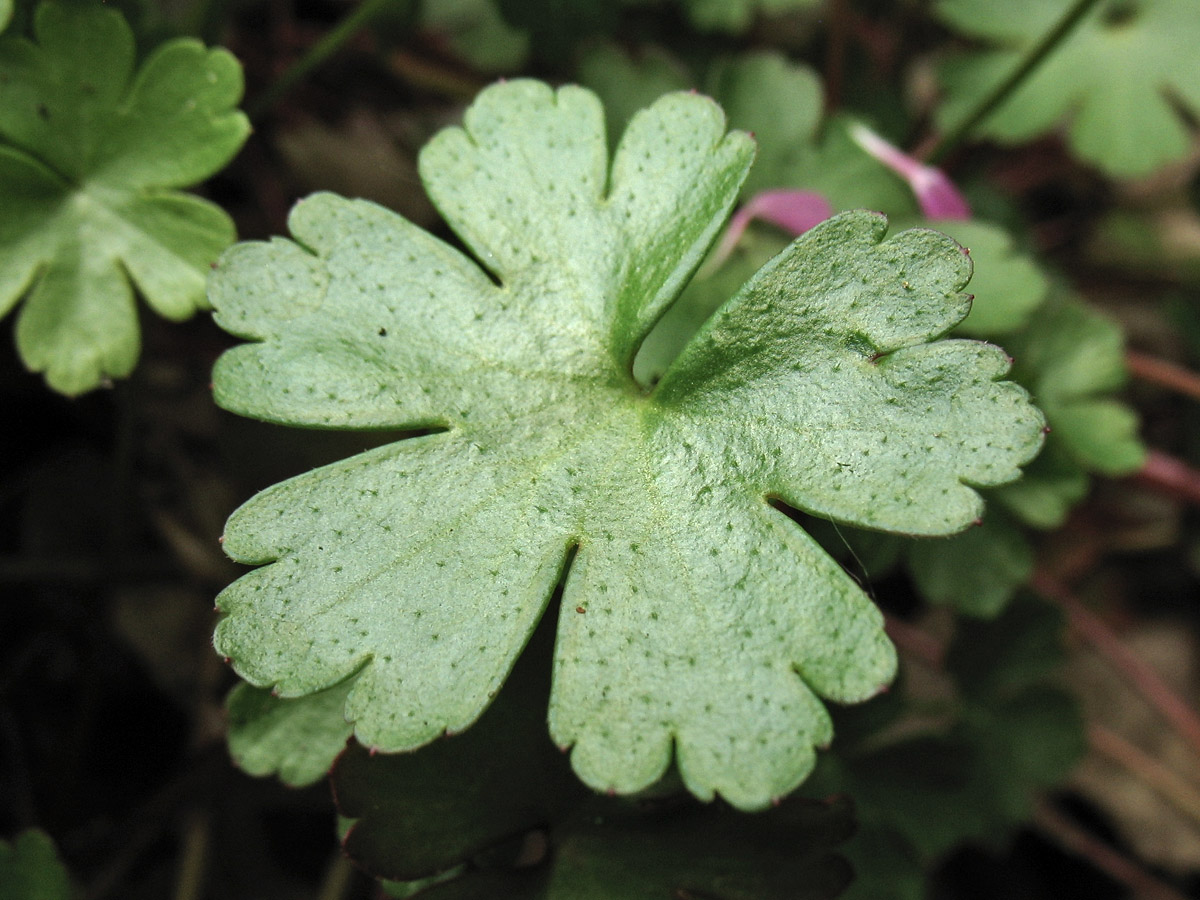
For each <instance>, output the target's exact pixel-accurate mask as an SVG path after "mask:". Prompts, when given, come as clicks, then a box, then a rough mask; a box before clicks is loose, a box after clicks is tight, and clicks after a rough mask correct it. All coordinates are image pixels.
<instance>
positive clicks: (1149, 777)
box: [1088, 723, 1200, 825]
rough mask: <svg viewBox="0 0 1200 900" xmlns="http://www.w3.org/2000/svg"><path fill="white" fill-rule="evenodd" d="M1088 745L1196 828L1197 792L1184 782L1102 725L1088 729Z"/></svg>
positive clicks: (1198, 820) (1199, 811)
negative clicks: (1186, 818) (1189, 820)
mask: <svg viewBox="0 0 1200 900" xmlns="http://www.w3.org/2000/svg"><path fill="white" fill-rule="evenodd" d="M1088 743H1089V744H1090V745H1091V747H1092V749H1093V750H1094V751H1096V752H1097V753H1099V754H1100V755H1101V756H1104V757H1106V758H1107V759H1109V760H1111V761H1112V762H1115V763H1117V764H1118V765H1120V766H1121V767H1122V768H1125V769H1127V770H1128V771H1129V772H1131V773H1132V774H1133V775H1134V776H1136V777H1137V778H1138V780H1139V781H1141V782H1142V783H1143V784H1145V785H1147V786H1148V787H1149V788H1150V789H1151V790H1153V791H1154V792H1155V793H1157V794H1158V795H1159V796H1160V797H1162V798H1163V799H1164V800H1166V801H1167V802H1168V803H1170V804H1171V805H1172V806H1174V807H1175V808H1176V809H1177V810H1179V812H1181V813H1183V814H1184V815H1185V816H1187V817H1189V818H1190V819H1191V820H1192V821H1193V822H1195V823H1196V824H1198V825H1200V789H1198V788H1197V787H1196V786H1195V785H1194V784H1192V782H1190V781H1189V780H1188V779H1186V778H1184V777H1183V776H1182V775H1180V774H1179V773H1178V772H1175V771H1173V770H1172V769H1169V768H1167V767H1166V766H1164V765H1163V764H1162V763H1161V762H1159V761H1158V760H1157V759H1155V758H1154V757H1153V756H1151V755H1150V754H1149V753H1147V752H1146V751H1144V750H1143V749H1142V748H1141V747H1138V746H1136V745H1135V744H1132V743H1130V742H1129V741H1127V740H1126V739H1125V738H1123V737H1121V735H1119V734H1117V733H1116V732H1115V731H1112V730H1111V729H1108V728H1105V727H1104V726H1103V725H1097V724H1095V723H1093V724H1092V725H1090V726H1089V727H1088Z"/></svg>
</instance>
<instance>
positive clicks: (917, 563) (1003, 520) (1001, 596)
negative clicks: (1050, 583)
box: [908, 509, 1034, 619]
mask: <svg viewBox="0 0 1200 900" xmlns="http://www.w3.org/2000/svg"><path fill="white" fill-rule="evenodd" d="M1033 563H1034V558H1033V547H1032V546H1031V545H1030V543H1029V541H1028V539H1027V538H1026V537H1025V535H1024V534H1023V533H1022V532H1021V529H1020V528H1018V527H1017V526H1016V525H1015V524H1014V523H1013V522H1012V521H1011V520H1010V519H1008V518H1007V517H1006V516H1005V515H1004V514H1003V513H1002V512H1001V511H1000V510H995V509H993V510H990V511H989V512H988V515H987V516H986V517H985V518H984V520H983V521H982V522H981V523H980V525H979V526H978V527H977V528H968V529H967V530H966V531H964V532H963V533H962V534H957V535H955V536H954V537H949V538H945V539H943V540H925V541H916V542H914V543H913V544H912V545H911V546H910V547H909V550H908V568H909V572H911V573H912V577H913V581H914V583H915V584H916V586H917V590H919V591H920V592H921V596H922V597H924V598H925V599H926V600H928V601H929V602H930V603H937V604H942V605H944V606H952V607H954V608H955V609H957V610H959V611H960V612H963V613H966V614H967V615H971V616H978V617H980V618H985V619H990V618H993V617H995V616H996V615H997V614H998V613H999V612H1000V610H1001V609H1003V608H1004V606H1005V604H1006V603H1008V601H1009V600H1010V599H1012V597H1013V595H1014V594H1015V593H1016V592H1017V589H1018V588H1019V587H1021V585H1023V584H1025V582H1026V581H1027V580H1028V579H1029V576H1030V575H1031V574H1032V573H1033Z"/></svg>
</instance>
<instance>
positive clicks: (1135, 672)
mask: <svg viewBox="0 0 1200 900" xmlns="http://www.w3.org/2000/svg"><path fill="white" fill-rule="evenodd" d="M1030 586H1031V587H1032V588H1033V589H1034V590H1035V591H1037V592H1038V593H1039V594H1041V595H1042V596H1043V597H1046V598H1047V599H1049V600H1053V601H1054V602H1055V603H1057V604H1058V605H1059V606H1061V607H1062V609H1063V611H1064V612H1065V613H1066V614H1067V625H1068V627H1069V628H1070V629H1071V631H1072V632H1073V633H1074V634H1075V635H1076V636H1078V637H1079V638H1081V639H1082V640H1084V641H1086V642H1087V643H1088V644H1090V645H1091V646H1092V647H1093V648H1094V649H1095V650H1096V651H1097V652H1098V653H1099V654H1100V655H1101V656H1103V657H1104V658H1105V660H1107V661H1108V662H1109V664H1110V665H1112V667H1113V668H1114V669H1116V670H1117V671H1118V672H1120V673H1121V674H1122V675H1124V676H1125V679H1126V681H1127V682H1128V684H1129V686H1130V687H1132V688H1133V689H1134V690H1136V691H1137V692H1138V693H1139V694H1141V695H1142V697H1143V698H1145V700H1146V702H1148V703H1149V704H1150V705H1151V706H1153V707H1154V708H1155V709H1156V710H1158V712H1159V714H1160V715H1161V716H1162V717H1163V719H1164V720H1166V722H1167V723H1168V724H1169V725H1170V726H1171V727H1172V728H1173V729H1174V730H1175V731H1176V732H1177V733H1178V734H1179V736H1180V737H1182V738H1183V739H1184V740H1186V741H1187V742H1188V744H1189V745H1190V746H1191V747H1192V748H1193V749H1194V750H1195V751H1196V752H1197V753H1200V715H1197V713H1196V711H1195V710H1194V709H1192V708H1191V706H1189V705H1188V704H1187V703H1186V702H1184V700H1183V699H1182V698H1181V697H1180V696H1179V695H1178V694H1177V693H1175V691H1173V690H1172V689H1171V688H1170V686H1168V685H1167V683H1166V682H1165V681H1163V680H1162V678H1161V677H1160V676H1159V674H1158V673H1157V672H1155V671H1154V669H1152V668H1151V667H1150V666H1148V665H1147V664H1146V663H1145V662H1143V661H1142V659H1141V658H1140V657H1138V656H1137V655H1136V654H1135V653H1133V652H1132V651H1131V650H1130V649H1129V648H1128V647H1126V646H1125V644H1124V643H1123V642H1122V641H1121V639H1120V638H1119V637H1117V635H1116V634H1114V633H1113V631H1112V629H1110V628H1109V627H1108V626H1107V625H1105V624H1104V622H1103V620H1102V619H1101V618H1100V617H1099V616H1097V615H1096V614H1095V613H1093V612H1092V611H1091V610H1089V609H1088V608H1087V607H1086V606H1084V605H1083V603H1082V601H1080V599H1079V598H1078V597H1076V596H1075V595H1074V594H1073V593H1072V592H1071V591H1070V590H1069V589H1068V588H1067V586H1066V585H1064V584H1062V583H1061V582H1060V581H1058V579H1056V578H1054V577H1053V576H1052V575H1049V574H1047V573H1045V572H1037V573H1034V576H1033V578H1032V579H1031V580H1030Z"/></svg>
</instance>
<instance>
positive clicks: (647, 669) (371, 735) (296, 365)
mask: <svg viewBox="0 0 1200 900" xmlns="http://www.w3.org/2000/svg"><path fill="white" fill-rule="evenodd" d="M752 155H753V145H752V143H751V141H750V140H749V138H748V137H747V136H746V135H744V134H741V133H737V132H734V133H731V134H726V133H725V121H724V117H723V115H722V114H721V111H720V109H719V108H718V107H717V106H716V105H715V104H714V103H712V101H710V100H708V99H706V98H704V97H700V96H696V95H687V94H671V95H667V96H666V97H664V98H662V99H660V100H659V101H657V102H656V103H655V104H654V105H653V106H651V107H650V108H649V109H647V110H645V111H643V112H642V113H640V114H639V115H637V116H636V117H635V118H634V119H633V120H632V122H631V123H630V125H629V128H628V129H627V130H626V132H625V135H624V137H623V138H622V139H621V141H620V144H619V147H618V149H617V151H616V153H615V155H614V157H613V160H612V162H611V164H610V163H609V161H608V152H607V147H606V141H605V134H604V112H603V110H602V108H601V106H600V104H599V102H598V101H597V100H596V98H595V96H594V95H593V94H591V93H590V92H588V91H585V90H583V89H580V88H576V87H566V88H562V89H561V90H559V91H557V92H555V91H553V90H551V89H550V88H548V87H547V86H545V85H542V84H540V83H537V82H532V81H515V82H510V83H507V84H502V85H497V86H494V87H492V88H489V89H487V90H486V91H484V92H483V93H482V94H481V95H480V96H479V98H478V99H477V100H476V102H475V103H474V105H473V106H472V107H471V108H470V109H469V110H468V111H467V113H466V116H465V120H464V127H463V128H451V129H447V130H446V131H444V132H442V133H441V134H439V135H438V136H437V137H436V138H434V140H433V141H432V142H431V143H430V144H429V146H427V147H426V148H425V150H424V151H423V153H422V156H421V172H422V176H423V179H424V182H425V185H426V187H427V189H428V191H429V193H430V196H431V198H432V199H433V201H434V203H435V204H436V205H437V206H438V208H439V209H440V210H441V212H442V213H443V215H444V216H445V217H446V219H447V220H448V221H449V223H450V224H451V226H452V227H453V228H454V230H455V231H456V232H457V234H458V235H459V237H460V238H462V240H463V241H464V243H465V244H466V245H467V246H468V247H469V248H470V249H471V251H473V252H474V254H475V256H476V257H477V258H478V259H479V260H480V261H481V262H482V264H483V266H484V267H486V270H487V272H488V273H490V275H491V276H492V277H491V278H489V276H488V274H485V272H484V271H482V270H481V269H480V267H479V266H478V265H477V264H476V263H475V262H473V261H472V260H470V259H469V258H467V257H466V256H464V255H463V254H462V253H460V252H459V251H457V250H455V249H453V248H451V247H450V246H448V245H446V244H444V243H442V242H441V241H438V240H437V239H435V238H433V237H431V236H430V235H428V234H426V233H425V232H423V231H421V230H419V229H418V228H416V227H415V226H413V225H411V224H410V223H408V222H406V221H405V220H403V219H401V218H399V217H398V216H396V215H394V214H393V213H390V212H388V211H386V210H383V209H381V208H379V207H376V206H374V205H372V204H369V203H365V202H361V201H349V200H343V199H341V198H338V197H335V196H331V195H318V196H315V197H313V198H310V199H309V200H307V201H304V202H302V203H301V204H299V205H298V206H297V208H296V209H295V211H294V212H293V214H292V217H291V222H290V225H291V230H292V234H293V237H294V241H287V240H276V241H274V242H272V243H269V244H247V245H241V246H239V247H236V248H234V249H233V250H232V251H230V252H229V253H228V254H227V255H226V256H225V257H224V259H223V262H222V263H221V265H220V267H219V269H218V271H217V273H216V274H215V277H214V278H213V280H212V282H211V295H210V299H211V301H212V303H213V306H214V307H215V309H216V311H217V318H218V321H219V322H220V323H221V325H222V326H223V327H225V328H226V329H228V330H229V331H231V332H233V333H234V334H237V335H239V336H241V337H244V338H247V339H249V340H250V341H252V343H248V344H246V345H243V346H241V347H237V348H235V349H233V350H232V351H230V352H228V353H227V354H226V355H225V356H224V357H222V359H221V360H220V361H219V362H218V365H217V368H216V371H215V374H214V382H215V390H216V397H217V399H218V401H219V402H220V403H221V404H222V405H224V406H226V407H228V408H230V409H232V410H235V411H237V412H241V413H243V414H247V415H254V416H258V417H261V418H265V419H269V420H272V421H277V422H285V423H292V424H297V425H310V426H325V427H351V428H397V429H427V430H430V431H432V432H433V433H429V434H425V435H424V436H420V437H414V438H412V439H408V440H403V441H399V442H397V443H394V444H391V445H389V446H385V447H382V448H379V449H376V450H373V451H370V452H367V453H363V454H360V455H359V456H356V457H354V458H352V459H348V460H346V461H344V462H340V463H335V464H333V465H330V466H326V467H324V468H322V469H318V470H316V471H313V472H310V473H307V474H305V475H301V476H299V477H297V478H294V479H292V480H290V481H287V482H284V483H282V484H280V485H277V486H275V487H273V488H271V489H269V490H267V491H265V492H263V493H262V494H260V495H258V496H257V497H255V498H254V499H253V500H251V501H250V502H249V503H247V504H246V505H245V506H243V507H242V508H241V509H240V510H238V511H237V512H236V513H235V514H234V515H233V517H232V518H231V519H230V522H229V524H228V527H227V532H226V542H225V548H226V550H227V551H228V552H229V553H230V554H231V555H232V556H233V557H234V558H235V559H237V560H240V561H242V562H246V563H252V564H269V565H263V567H262V568H260V569H258V570H257V571H255V572H252V573H250V574H248V575H246V576H244V577H243V578H242V579H240V580H239V581H237V582H236V583H235V584H233V585H231V586H230V587H229V588H227V589H226V591H225V592H223V593H222V595H221V596H220V598H219V599H218V604H219V606H220V608H221V610H222V611H223V613H224V617H223V619H222V621H221V622H220V624H219V626H218V629H217V633H216V644H217V647H218V650H219V651H220V652H221V653H223V654H225V655H227V656H229V657H230V658H231V659H232V661H233V664H234V666H235V668H236V669H237V670H238V671H239V672H240V673H241V674H242V675H243V676H244V677H245V678H247V679H248V680H249V681H251V682H253V683H255V684H257V685H260V686H273V687H274V688H275V689H276V690H277V691H278V693H279V694H280V695H281V696H283V697H295V696H300V695H304V694H307V693H312V692H315V691H319V690H322V689H324V688H326V687H328V686H330V685H332V684H334V683H337V682H339V681H341V680H342V679H344V678H346V677H347V676H349V675H351V674H353V673H357V677H356V680H355V682H354V686H353V688H352V689H351V691H350V694H349V697H348V699H347V703H346V709H345V714H346V718H347V719H348V720H350V721H352V722H354V726H355V733H356V735H357V737H358V739H359V740H360V741H361V742H363V743H364V744H366V745H368V746H372V747H375V748H378V749H381V750H385V751H395V750H403V749H409V748H413V747H416V746H419V745H421V744H424V743H426V742H428V741H431V740H433V739H434V738H436V737H438V736H439V735H441V734H443V733H445V732H447V731H449V732H454V731H458V730H461V729H464V728H466V727H468V726H469V725H470V724H471V723H472V722H474V721H475V719H476V718H478V717H479V715H480V713H481V712H482V711H483V709H484V708H485V707H486V706H487V705H488V703H489V702H490V700H491V698H492V697H493V696H494V695H495V694H496V692H497V691H499V690H500V687H501V685H502V683H503V682H504V679H505V677H506V675H507V673H508V671H509V670H510V669H511V667H512V665H513V662H514V660H515V659H516V657H517V655H518V654H519V653H520V652H521V649H522V647H523V646H524V644H525V642H526V641H527V639H528V637H529V635H530V634H531V632H532V631H533V629H534V626H535V625H536V623H537V621H538V619H539V617H540V616H541V615H542V614H543V612H544V611H545V610H546V608H547V604H548V602H549V599H550V596H551V594H552V592H553V590H554V588H555V585H556V584H558V583H559V582H560V580H563V579H565V584H564V587H563V599H562V609H561V613H560V615H559V622H558V634H557V641H556V652H555V662H554V666H553V677H554V684H553V690H552V694H551V700H550V708H549V724H550V733H551V736H552V738H553V739H554V740H555V742H557V743H558V744H559V745H561V746H563V747H568V746H569V747H573V750H572V756H571V760H572V764H573V766H574V768H575V771H576V772H577V773H578V774H579V775H580V776H581V777H582V778H583V780H584V781H586V782H587V783H588V784H590V785H591V786H593V787H595V788H597V789H601V790H612V791H616V792H618V793H626V792H632V791H636V790H639V789H641V788H644V787H646V786H647V785H649V784H651V783H652V782H654V781H655V780H656V779H657V778H659V777H660V776H661V775H662V773H663V772H664V771H665V770H666V768H667V766H668V764H669V763H670V761H671V758H672V754H673V753H674V755H675V757H676V760H677V763H678V767H679V771H680V773H681V775H682V777H683V780H684V782H685V783H686V785H687V786H688V788H689V789H690V790H691V791H692V792H694V793H695V794H696V795H697V796H699V797H702V798H709V797H712V796H713V794H714V793H720V794H722V795H723V796H724V797H726V798H727V799H728V800H729V801H730V802H732V803H733V804H735V805H737V806H739V807H743V808H747V809H751V808H761V807H763V806H765V805H767V804H768V803H769V802H770V801H771V800H772V799H773V798H777V797H779V796H781V795H783V794H784V793H786V792H788V791H789V790H791V789H792V788H793V787H795V786H796V784H797V783H798V782H799V781H801V780H802V779H803V778H804V776H805V774H806V773H807V772H808V771H809V770H810V769H811V767H812V765H813V761H814V747H816V746H820V745H823V744H826V743H828V741H829V740H830V738H831V736H832V728H831V725H830V719H829V716H828V713H827V712H826V710H825V708H824V706H823V705H822V703H821V701H820V698H826V699H830V700H834V701H838V702H854V701H858V700H862V699H864V698H866V697H869V696H872V695H873V694H875V693H876V692H878V691H879V690H880V689H882V687H883V686H884V685H885V684H887V682H888V681H889V680H890V679H891V677H892V674H893V671H894V667H895V656H894V651H893V649H892V647H891V645H890V644H889V642H888V641H887V639H886V637H885V636H884V633H883V629H882V620H881V616H880V614H879V612H878V611H877V610H876V609H875V608H874V606H873V605H872V604H871V603H870V601H869V600H868V599H867V598H866V597H865V596H864V594H863V593H862V591H861V590H860V589H859V588H858V586H857V585H856V584H855V582H854V581H853V580H852V579H851V578H850V577H849V576H847V575H846V574H845V573H844V572H843V571H842V570H841V569H840V568H839V567H838V566H837V565H836V563H834V561H833V560H832V559H830V558H829V557H828V556H827V555H826V554H825V553H824V552H823V551H821V549H820V548H819V547H818V545H817V544H816V543H815V542H814V541H813V540H812V539H811V538H810V537H809V536H808V535H807V534H806V533H805V532H804V531H802V530H801V529H800V528H799V527H798V526H797V525H796V524H795V523H794V522H792V521H791V520H790V519H789V518H788V517H787V515H785V513H784V512H782V511H780V510H778V509H776V508H775V507H774V506H773V501H776V500H779V501H782V502H784V503H786V504H788V505H790V506H792V507H796V508H799V509H803V510H806V511H808V512H811V513H814V514H816V515H820V516H824V517H829V518H833V519H837V520H839V521H844V522H850V523H854V524H858V525H861V526H866V527H870V528H877V529H891V530H896V531H901V532H905V533H909V534H945V533H951V532H954V531H957V530H960V529H962V528H964V527H966V526H967V525H969V524H970V523H971V522H973V521H975V520H976V519H977V518H978V517H979V515H980V514H981V512H982V503H981V500H980V498H979V496H978V494H977V493H976V492H975V490H974V487H975V486H982V485H991V484H999V483H1003V482H1007V481H1010V480H1012V479H1014V478H1016V477H1017V475H1018V468H1017V467H1018V466H1019V465H1020V464H1022V463H1024V462H1026V461H1028V460H1029V459H1030V458H1031V457H1032V456H1033V455H1034V454H1035V453H1036V451H1037V449H1038V447H1039V445H1040V442H1041V429H1042V425H1043V421H1042V418H1041V415H1040V414H1039V413H1038V412H1037V410H1036V409H1035V408H1034V407H1033V406H1032V405H1031V404H1030V403H1029V400H1028V397H1027V396H1026V394H1025V392H1024V391H1023V390H1022V389H1021V388H1019V387H1017V386H1016V385H1014V384H1012V383H1009V382H1005V381H1001V380H1000V379H1002V378H1003V376H1004V374H1005V372H1006V370H1007V366H1008V361H1007V358H1006V357H1005V356H1004V354H1003V353H1002V352H1001V351H1000V350H998V349H997V348H995V347H992V346H989V345H986V344H980V343H976V342H972V341H962V340H953V341H935V342H933V343H927V342H928V341H930V340H931V339H933V338H936V337H938V336H939V335H942V334H944V333H945V332H946V331H948V330H949V329H950V328H952V327H953V326H954V325H955V324H956V323H957V322H958V321H959V320H961V319H962V318H963V316H965V315H966V312H967V309H968V305H969V301H968V300H967V298H966V296H965V295H964V294H962V293H961V290H962V288H963V286H964V285H965V283H966V281H967V278H968V276H969V273H970V261H969V259H968V258H967V257H966V256H965V255H964V254H963V253H962V252H961V249H960V248H959V247H958V245H957V244H955V243H954V242H953V241H951V240H949V239H948V238H945V237H944V236H942V235H939V234H936V233H934V232H930V231H919V230H914V231H909V232H905V233H903V234H900V235H898V236H896V237H893V238H891V239H888V240H885V232H886V222H885V220H884V219H883V217H882V216H879V215H876V214H872V213H865V212H854V213H848V214H845V215H842V216H839V217H836V218H834V219H832V220H830V221H828V222H826V223H824V224H823V225H821V226H819V227H818V228H816V229H813V230H812V231H810V232H809V233H807V234H806V235H804V236H802V237H801V238H799V239H798V240H797V241H796V242H795V243H793V244H792V245H791V246H790V247H789V248H788V249H787V250H786V251H784V252H783V253H782V254H780V255H779V256H778V257H776V258H775V259H773V260H772V261H771V262H769V263H768V264H767V265H766V266H765V267H764V268H763V269H762V270H760V271H759V273H758V274H757V275H756V276H754V278H752V279H751V280H750V281H749V282H748V283H747V284H746V285H745V286H744V287H743V288H742V289H741V290H740V291H739V292H738V293H737V294H736V296H734V297H733V299H731V300H730V301H729V302H728V303H727V304H726V305H725V306H723V307H722V308H721V309H720V310H718V312H717V313H716V314H715V315H714V316H713V317H712V318H711V319H710V320H709V322H708V323H707V324H706V325H705V326H704V327H703V328H702V329H701V331H700V332H699V334H698V335H697V336H696V337H695V338H694V339H693V340H692V342H691V343H690V344H689V345H688V346H687V347H686V348H685V349H684V351H683V353H682V355H681V356H680V358H679V359H678V360H676V361H675V363H674V364H673V365H671V366H670V367H669V368H668V369H667V371H666V373H665V374H664V376H663V378H662V380H661V381H660V382H659V383H658V385H657V386H656V388H655V389H654V390H653V391H649V392H647V391H645V390H643V389H642V387H641V386H639V385H638V383H637V382H636V381H635V380H634V379H633V377H632V374H631V366H632V359H633V357H634V354H635V353H636V352H637V349H638V347H639V345H640V343H641V341H642V339H643V338H644V336H645V335H646V333H647V332H648V331H649V329H650V328H651V327H652V326H653V324H654V322H655V320H656V319H657V318H658V317H659V316H660V315H661V314H662V312H663V311H664V309H666V307H667V306H668V305H669V304H670V303H671V302H672V301H673V300H674V298H675V297H676V296H677V295H678V294H679V292H680V291H681V289H682V288H683V286H684V284H685V283H686V281H687V279H688V278H689V276H690V274H691V272H692V271H693V270H694V269H695V267H696V266H697V264H698V263H699V261H700V259H701V258H702V256H703V254H704V252H705V250H706V248H707V247H708V245H709V244H710V243H711V242H712V240H713V237H714V235H715V234H716V233H717V231H718V230H719V229H720V227H721V226H722V224H723V223H724V220H725V217H726V215H727V214H728V211H729V208H730V206H731V205H732V204H733V202H734V199H735V198H736V196H737V194H738V190H739V187H740V185H741V182H742V179H743V178H744V177H745V174H746V170H747V169H748V167H749V165H750V162H751V158H752ZM493 279H494V280H493Z"/></svg>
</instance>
